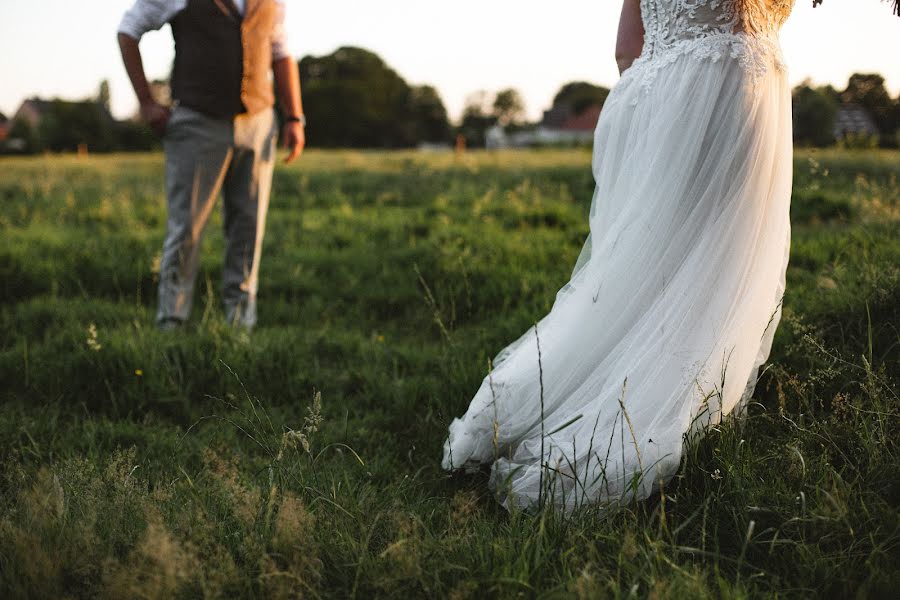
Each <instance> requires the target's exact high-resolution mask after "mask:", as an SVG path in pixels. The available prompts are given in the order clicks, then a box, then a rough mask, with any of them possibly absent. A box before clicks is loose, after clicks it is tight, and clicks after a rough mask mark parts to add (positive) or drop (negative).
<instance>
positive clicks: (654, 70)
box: [607, 0, 795, 104]
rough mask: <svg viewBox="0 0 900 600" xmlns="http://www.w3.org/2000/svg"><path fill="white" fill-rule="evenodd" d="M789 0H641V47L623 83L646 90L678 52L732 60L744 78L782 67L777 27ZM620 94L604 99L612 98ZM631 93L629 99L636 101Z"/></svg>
mask: <svg viewBox="0 0 900 600" xmlns="http://www.w3.org/2000/svg"><path fill="white" fill-rule="evenodd" d="M794 1H795V0H641V17H642V19H643V22H644V48H643V51H642V52H641V56H640V57H639V58H638V59H637V60H636V61H635V62H634V64H633V65H632V66H631V68H629V69H628V70H627V71H625V73H624V75H623V77H622V83H623V84H624V86H623V87H628V86H630V85H632V83H633V82H639V85H640V86H641V87H642V88H643V89H645V90H649V89H650V87H652V85H653V82H654V81H655V79H656V76H657V74H658V72H659V71H660V69H663V68H665V67H666V66H667V65H670V64H672V63H674V62H675V61H676V60H678V59H679V58H681V57H689V58H691V59H695V60H698V61H712V62H718V61H720V60H723V59H724V58H726V57H727V58H729V59H731V60H734V61H736V63H737V64H739V65H740V66H741V68H742V69H743V70H744V71H745V72H746V74H747V76H748V81H750V82H751V83H752V82H755V81H758V80H760V79H761V78H762V77H763V76H764V75H765V74H766V73H768V72H770V71H771V70H772V69H775V70H777V71H783V70H784V61H783V59H782V56H781V49H780V47H779V44H778V32H779V31H780V29H781V26H782V25H783V24H784V22H785V21H786V20H787V18H788V16H790V14H791V9H792V8H793V6H794ZM619 95H620V94H618V93H614V94H613V95H612V96H611V97H610V99H612V100H613V101H617V97H618V96H619ZM607 101H609V100H607ZM637 102H638V98H637V97H634V98H633V99H632V103H633V104H634V103H637Z"/></svg>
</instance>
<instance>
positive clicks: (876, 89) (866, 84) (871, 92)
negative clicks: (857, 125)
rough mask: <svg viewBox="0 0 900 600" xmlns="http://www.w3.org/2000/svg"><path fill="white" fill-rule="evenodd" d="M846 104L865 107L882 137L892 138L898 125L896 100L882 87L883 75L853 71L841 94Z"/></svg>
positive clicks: (899, 115)
mask: <svg viewBox="0 0 900 600" xmlns="http://www.w3.org/2000/svg"><path fill="white" fill-rule="evenodd" d="M841 100H843V101H844V102H845V103H847V104H858V105H859V106H862V107H863V108H865V109H866V111H867V112H868V113H869V114H870V115H871V116H872V120H873V121H875V126H876V127H878V131H879V132H881V136H882V139H884V140H894V139H896V136H895V133H896V131H897V128H898V126H900V120H898V118H900V114H898V113H900V111H898V102H896V101H894V99H893V98H891V96H890V94H888V91H887V89H886V88H885V87H884V77H882V76H881V75H878V74H875V73H854V74H853V75H851V76H850V80H849V81H848V82H847V89H845V90H844V91H843V93H842V94H841Z"/></svg>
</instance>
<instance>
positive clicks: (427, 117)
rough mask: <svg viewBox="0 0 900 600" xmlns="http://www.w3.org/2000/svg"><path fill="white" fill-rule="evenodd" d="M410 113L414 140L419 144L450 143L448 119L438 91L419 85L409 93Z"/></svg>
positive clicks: (428, 86)
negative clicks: (413, 126)
mask: <svg viewBox="0 0 900 600" xmlns="http://www.w3.org/2000/svg"><path fill="white" fill-rule="evenodd" d="M410 112H411V114H412V117H413V120H414V122H415V124H416V131H415V138H416V140H417V141H419V142H433V143H436V142H448V141H450V119H448V118H447V109H446V108H444V102H443V101H442V100H441V96H440V94H438V91H437V90H436V89H435V88H434V87H432V86H430V85H420V86H416V87H414V88H412V90H411V91H410Z"/></svg>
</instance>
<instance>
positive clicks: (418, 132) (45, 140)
mask: <svg viewBox="0 0 900 600" xmlns="http://www.w3.org/2000/svg"><path fill="white" fill-rule="evenodd" d="M298 68H299V70H300V76H301V81H302V82H303V97H304V104H305V108H306V112H307V113H308V114H309V116H310V120H309V124H308V126H307V139H308V142H309V144H310V145H311V146H315V147H325V148H328V147H369V148H408V147H414V146H418V145H421V144H423V143H435V144H439V143H440V144H442V143H449V142H451V141H452V140H453V139H454V138H455V137H456V136H457V135H461V136H462V137H464V138H465V140H466V143H467V144H468V145H469V146H472V147H478V146H482V145H483V144H484V141H485V133H486V132H487V130H488V129H490V128H491V127H494V126H495V125H500V126H501V127H503V128H505V129H506V131H507V132H515V131H517V130H521V129H524V128H528V127H534V125H533V124H531V125H529V124H528V123H527V122H526V113H525V103H524V100H523V99H522V96H521V94H519V92H518V91H517V90H515V89H512V88H507V89H503V90H500V91H499V92H497V93H494V94H490V93H488V92H484V91H482V92H477V93H475V94H473V95H472V96H470V97H469V98H468V100H467V102H466V105H465V108H464V111H463V115H462V120H461V123H460V124H459V126H458V127H453V126H452V125H451V123H450V120H449V118H448V116H447V110H446V108H445V107H444V103H443V101H442V100H441V98H440V95H439V94H438V92H437V90H436V89H435V88H434V87H432V86H428V85H421V86H414V85H410V84H409V83H407V82H406V81H405V80H404V79H403V77H401V76H400V75H399V74H398V73H397V72H396V71H394V70H393V69H391V68H390V67H389V66H388V65H387V64H386V63H385V62H384V61H383V60H382V59H381V58H380V57H378V56H377V55H376V54H374V53H372V52H369V51H368V50H364V49H361V48H354V47H344V48H340V49H338V50H336V51H335V52H333V53H331V54H328V55H326V56H321V57H314V56H307V57H304V58H303V59H302V60H301V61H300V62H299V64H298ZM608 94H609V90H608V89H607V88H604V87H600V86H595V85H593V84H590V83H587V82H573V83H569V84H566V85H565V86H563V87H562V89H560V91H559V93H558V94H557V95H556V97H555V98H554V100H553V106H552V107H551V109H550V110H549V111H547V112H546V113H545V116H544V124H545V125H548V126H550V127H553V126H558V125H559V123H557V122H556V121H559V122H560V123H561V122H562V121H564V120H565V119H566V118H568V117H572V116H577V115H578V114H580V113H581V112H582V111H584V110H585V109H587V108H589V107H591V106H602V105H603V103H604V102H605V100H606V97H607V95H608ZM34 102H35V103H36V104H39V105H40V106H39V107H38V108H39V110H38V111H37V113H38V114H39V119H35V118H32V119H23V118H18V119H16V120H15V121H14V122H13V123H11V124H10V123H7V125H6V129H7V136H6V137H7V147H10V145H9V144H10V140H16V141H17V147H16V148H15V149H17V150H21V151H29V152H40V151H45V150H49V151H71V150H74V149H75V148H76V147H77V146H79V145H82V144H85V145H87V147H88V148H89V149H90V150H91V151H100V152H104V151H115V150H148V149H152V148H154V147H158V145H159V140H158V139H157V138H155V136H154V135H153V133H152V132H151V131H150V130H149V129H148V128H147V127H146V126H144V125H142V124H140V123H139V122H137V121H134V120H132V121H116V120H114V119H113V118H112V116H111V115H110V112H109V87H108V85H107V84H106V83H105V82H104V83H103V84H101V87H100V90H99V92H98V94H97V97H96V98H93V99H90V100H86V101H82V102H68V101H62V100H55V101H50V102H45V101H38V100H35V101H34ZM847 105H855V106H858V107H861V108H862V109H863V110H864V111H865V113H866V114H867V115H869V116H870V117H871V120H872V121H873V123H874V125H875V126H876V127H877V130H878V141H879V142H880V143H881V145H884V146H896V145H897V144H898V133H897V131H898V126H900V98H897V99H894V98H891V96H890V94H889V93H888V92H887V90H886V88H885V86H884V78H883V77H881V76H880V75H875V74H855V75H853V76H852V77H851V78H850V80H849V82H848V84H847V88H846V89H844V90H843V91H838V90H836V89H834V88H833V87H831V86H826V87H813V86H812V85H811V84H810V83H809V82H806V83H803V84H801V85H800V86H798V87H796V88H795V89H794V91H793V110H794V138H795V140H796V142H797V143H798V144H802V145H814V146H826V145H829V144H833V143H834V142H835V137H836V135H838V136H839V135H841V133H842V132H840V131H837V130H836V120H837V118H838V113H839V109H840V108H841V107H842V106H847Z"/></svg>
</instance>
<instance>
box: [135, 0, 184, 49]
mask: <svg viewBox="0 0 900 600" xmlns="http://www.w3.org/2000/svg"><path fill="white" fill-rule="evenodd" d="M186 4H187V0H135V3H134V5H133V6H132V7H131V8H130V9H128V11H126V12H125V15H124V16H123V17H122V21H121V22H120V23H119V33H124V34H125V35H127V36H129V37H133V38H134V39H136V40H139V39H141V37H143V35H144V34H145V33H147V32H148V31H156V30H157V29H160V28H162V26H163V25H165V24H166V23H168V22H169V21H171V20H172V17H174V16H175V15H176V14H177V13H178V12H180V11H181V10H183V9H184V7H185V6H186Z"/></svg>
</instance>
